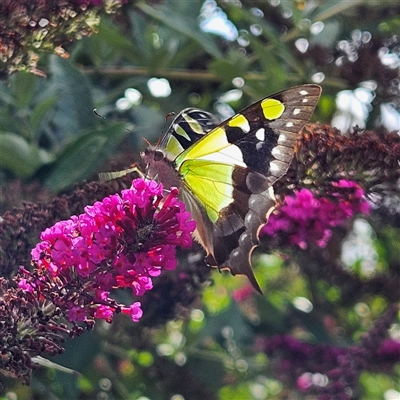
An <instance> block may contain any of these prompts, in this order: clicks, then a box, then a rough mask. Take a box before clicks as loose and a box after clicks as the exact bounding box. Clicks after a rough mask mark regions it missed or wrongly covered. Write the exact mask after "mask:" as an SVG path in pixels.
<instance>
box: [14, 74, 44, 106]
mask: <svg viewBox="0 0 400 400" xmlns="http://www.w3.org/2000/svg"><path fill="white" fill-rule="evenodd" d="M37 80H38V78H37V77H36V76H35V75H33V74H31V73H29V72H17V73H15V74H14V75H13V76H12V78H11V81H12V84H11V88H12V93H13V96H14V98H15V99H16V100H17V104H16V105H17V107H19V108H25V107H26V106H27V105H28V104H29V102H30V101H31V100H32V97H33V95H34V93H35V88H36V83H37Z"/></svg>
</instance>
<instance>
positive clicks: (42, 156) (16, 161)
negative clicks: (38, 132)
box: [0, 132, 53, 178]
mask: <svg viewBox="0 0 400 400" xmlns="http://www.w3.org/2000/svg"><path fill="white" fill-rule="evenodd" d="M52 160H53V156H52V155H51V154H50V153H48V152H47V151H45V150H43V149H40V148H38V147H37V146H35V145H32V144H30V143H29V142H28V141H26V140H25V139H24V138H23V137H21V136H19V135H17V134H15V133H11V132H0V167H1V168H4V169H7V170H9V171H11V172H12V173H13V174H15V175H16V176H17V177H19V178H29V177H31V176H32V175H33V174H34V173H35V172H36V171H37V170H38V169H39V168H40V167H41V166H43V165H44V164H47V163H50V162H51V161H52Z"/></svg>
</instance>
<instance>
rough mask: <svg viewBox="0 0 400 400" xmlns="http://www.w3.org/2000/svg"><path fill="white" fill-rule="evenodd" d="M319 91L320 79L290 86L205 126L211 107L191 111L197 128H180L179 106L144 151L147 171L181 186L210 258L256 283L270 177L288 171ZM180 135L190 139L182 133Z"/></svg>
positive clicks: (269, 205) (270, 193)
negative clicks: (256, 251)
mask: <svg viewBox="0 0 400 400" xmlns="http://www.w3.org/2000/svg"><path fill="white" fill-rule="evenodd" d="M320 94H321V88H320V87H319V86H317V85H302V86H296V87H292V88H290V89H288V90H284V91H282V92H279V93H276V94H274V95H272V96H269V97H267V98H265V99H263V100H260V101H258V102H257V103H254V104H253V105H251V106H249V107H247V108H246V109H244V110H243V111H241V112H240V113H238V114H236V115H235V116H233V117H232V118H230V119H228V120H227V121H225V122H223V123H222V124H220V125H218V126H216V127H213V128H212V129H211V130H210V131H209V132H208V133H207V130H208V129H209V128H211V127H212V126H213V125H214V124H215V121H214V120H213V117H212V114H208V113H205V112H202V111H200V110H195V111H194V112H193V114H192V116H195V112H200V113H204V114H202V117H201V119H202V120H203V122H202V124H203V126H202V125H201V124H200V129H197V128H196V129H197V131H196V132H193V129H192V127H193V126H195V125H196V122H197V120H196V118H193V119H194V120H195V122H194V123H193V121H191V123H190V124H189V125H186V128H185V129H183V131H181V130H180V128H181V127H182V126H184V125H183V121H184V120H186V117H185V115H184V114H182V116H178V117H177V118H178V119H177V120H176V122H175V125H174V123H173V124H172V127H171V128H170V130H169V131H168V132H167V134H166V135H165V136H164V138H163V139H162V141H161V143H160V146H158V147H157V148H156V149H150V150H148V151H147V153H146V152H145V156H144V158H145V161H146V163H147V167H148V173H149V176H150V177H155V176H158V177H159V178H160V180H161V181H162V182H163V183H164V184H166V186H178V187H179V188H180V193H181V197H182V199H183V200H184V201H185V203H186V205H187V207H188V208H189V210H190V211H191V213H192V216H193V218H194V219H195V220H196V222H197V233H196V235H197V239H198V240H199V242H200V243H201V244H202V245H203V246H204V248H205V249H206V251H207V261H208V262H209V263H210V264H211V265H212V266H216V267H218V268H220V269H229V270H230V271H231V273H232V274H233V275H236V274H244V275H246V276H247V277H248V278H249V280H250V281H251V283H252V284H253V286H254V287H255V288H256V289H257V290H258V291H261V290H260V288H259V285H258V283H257V281H256V279H255V277H254V274H253V271H252V269H251V252H252V250H253V248H254V247H255V246H257V245H258V243H259V241H258V232H259V229H260V227H261V226H262V225H263V224H265V223H266V220H267V217H268V215H269V213H270V212H272V210H273V209H274V207H275V200H274V196H273V190H272V185H273V184H274V183H275V182H276V181H277V180H278V179H280V178H281V177H282V176H283V175H284V174H285V173H286V171H287V169H288V167H289V164H290V162H291V160H292V158H293V154H294V148H295V146H296V143H297V140H298V138H299V133H300V130H301V129H302V127H303V125H304V124H305V123H306V122H307V121H308V120H309V119H310V117H311V115H312V113H313V111H314V108H315V106H316V104H317V102H318V99H319V96H320ZM204 121H205V122H204ZM185 136H187V137H186V139H187V138H189V140H186V141H182V137H185ZM193 140H196V141H195V142H194V143H193ZM160 151H162V152H165V153H166V154H165V157H164V158H161V157H160V155H159V154H158V155H157V156H156V155H155V153H157V152H160ZM171 176H172V178H171Z"/></svg>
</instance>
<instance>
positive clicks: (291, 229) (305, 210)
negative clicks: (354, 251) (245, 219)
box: [261, 180, 370, 249]
mask: <svg viewBox="0 0 400 400" xmlns="http://www.w3.org/2000/svg"><path fill="white" fill-rule="evenodd" d="M331 190H332V193H329V197H326V198H325V197H316V196H315V195H314V194H313V193H312V192H311V191H310V190H308V189H301V190H300V191H299V192H295V194H294V196H287V197H286V199H285V204H283V205H282V206H281V207H280V208H279V209H278V210H277V211H276V212H275V213H273V214H272V215H271V216H270V218H269V220H268V223H267V224H266V225H265V226H264V227H263V228H262V230H261V236H263V235H264V236H271V237H278V236H279V237H282V238H287V240H288V242H289V244H291V245H296V246H299V247H300V248H301V249H305V248H307V246H308V245H309V244H316V245H317V246H319V247H325V246H326V244H327V243H328V241H329V239H330V237H331V235H332V228H333V227H335V226H339V225H341V224H343V223H344V222H345V221H346V220H347V219H349V218H350V217H352V216H353V215H354V214H356V213H363V214H368V213H369V209H370V207H369V204H368V202H367V201H366V200H365V199H364V196H363V195H364V193H363V190H362V189H361V188H360V187H359V186H358V185H357V184H356V183H355V182H352V181H347V180H340V181H339V182H337V183H333V185H332V188H331ZM331 198H332V199H331Z"/></svg>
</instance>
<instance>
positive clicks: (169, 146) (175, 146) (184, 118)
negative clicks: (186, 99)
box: [158, 108, 219, 159]
mask: <svg viewBox="0 0 400 400" xmlns="http://www.w3.org/2000/svg"><path fill="white" fill-rule="evenodd" d="M218 123H219V121H218V118H217V117H215V116H214V115H213V114H211V113H209V112H207V111H203V110H198V109H195V108H186V109H184V110H183V111H181V112H180V113H179V114H178V115H177V116H176V117H175V118H174V120H173V121H172V123H171V126H170V127H169V129H168V130H167V132H166V133H165V135H164V136H163V138H162V139H161V142H160V144H159V146H158V147H159V148H160V149H161V150H164V151H166V152H167V154H168V155H169V156H170V157H171V158H172V159H174V158H176V157H177V156H178V155H179V154H181V153H182V152H183V151H184V150H186V149H187V148H189V147H190V146H191V145H193V143H195V142H197V141H198V140H199V139H200V138H201V137H203V136H204V135H205V134H206V133H208V132H209V131H211V130H212V129H214V128H215V127H216V126H217V125H218Z"/></svg>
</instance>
